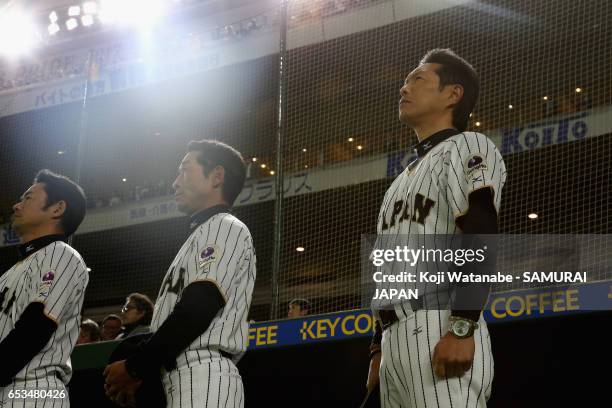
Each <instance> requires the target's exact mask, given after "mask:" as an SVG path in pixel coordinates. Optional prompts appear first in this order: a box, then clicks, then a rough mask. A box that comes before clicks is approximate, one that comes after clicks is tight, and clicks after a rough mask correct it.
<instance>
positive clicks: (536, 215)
mask: <svg viewBox="0 0 612 408" xmlns="http://www.w3.org/2000/svg"><path fill="white" fill-rule="evenodd" d="M527 217H529V218H530V219H532V220H535V219H536V218H538V214H536V213H531V214H529V215H528V216H527Z"/></svg>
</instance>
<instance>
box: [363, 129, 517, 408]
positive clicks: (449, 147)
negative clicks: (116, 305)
mask: <svg viewBox="0 0 612 408" xmlns="http://www.w3.org/2000/svg"><path fill="white" fill-rule="evenodd" d="M415 151H416V159H415V160H414V161H413V162H411V163H410V164H409V165H408V167H407V168H406V169H405V170H404V171H403V172H402V173H401V174H400V175H399V176H398V177H397V178H396V179H395V180H394V181H393V183H392V184H391V186H390V188H389V189H388V190H387V193H386V194H385V197H384V200H383V204H382V207H381V210H380V214H379V217H378V223H377V234H378V236H379V241H381V238H382V242H384V241H386V240H387V238H391V239H390V241H389V242H391V241H393V239H395V237H408V238H407V239H408V240H409V241H410V242H411V243H413V244H414V243H415V242H416V243H418V242H419V240H421V242H425V235H426V234H427V235H431V234H449V235H452V234H461V230H460V229H459V227H458V226H457V225H456V223H455V220H456V219H457V218H458V217H460V216H461V215H464V214H466V213H467V211H468V204H469V202H468V197H469V194H470V193H471V192H473V191H476V190H478V189H481V188H485V187H490V188H492V190H493V193H494V197H493V202H494V205H495V209H496V210H497V211H498V212H499V207H500V203H501V191H502V188H503V185H504V183H505V180H506V168H505V165H504V162H503V159H502V157H501V154H500V153H499V151H498V149H497V148H496V146H495V144H494V143H493V142H492V141H491V140H490V139H488V138H487V137H486V136H485V135H483V134H480V133H475V132H461V133H458V132H457V131H456V130H455V129H446V130H443V131H440V132H437V133H436V134H434V135H431V136H430V137H428V138H427V139H425V140H423V141H421V142H420V143H419V144H417V146H416V149H415ZM402 239H405V238H402ZM394 266H395V265H394ZM404 266H405V268H404V269H402V270H401V271H410V270H411V269H418V262H417V263H416V265H415V266H411V265H404ZM399 269H401V267H400V268H398V271H399ZM385 285H387V284H385V283H380V284H378V285H377V288H378V289H380V288H381V287H384V286H385ZM405 286H406V288H407V289H410V288H412V289H414V288H418V290H419V298H420V302H421V303H420V304H421V308H416V307H413V304H414V303H413V304H411V302H410V301H398V302H395V303H394V304H393V305H391V307H393V309H394V310H395V311H396V313H397V315H398V317H399V319H400V321H399V322H398V323H396V324H394V325H392V326H390V327H389V328H388V329H387V330H385V331H384V332H383V338H382V343H381V349H382V359H381V367H380V379H381V403H382V405H383V406H384V407H399V406H402V407H406V406H409V407H413V408H416V407H451V406H455V407H456V406H462V407H465V406H469V407H471V406H477V407H482V406H486V400H487V399H488V397H489V395H490V392H491V381H492V378H493V360H492V355H491V344H490V340H489V333H488V330H487V326H486V323H485V321H484V319H482V317H481V318H480V321H479V323H480V325H479V329H478V330H476V332H475V334H474V340H475V344H476V354H475V358H474V363H473V365H472V369H471V370H469V371H467V372H466V373H465V374H464V375H463V376H462V377H459V378H452V379H439V378H437V377H436V376H435V375H434V371H433V366H432V363H431V360H432V356H433V351H434V348H435V346H436V344H437V342H438V341H439V340H440V338H441V337H442V336H443V335H444V334H446V333H447V332H448V317H449V316H450V310H449V307H448V305H449V302H450V298H451V295H452V288H450V287H448V286H445V285H444V284H431V283H430V284H426V285H424V284H421V283H418V282H416V283H406V284H405ZM396 287H397V286H396ZM432 301H433V302H434V303H435V307H432V306H431V303H432ZM428 303H430V305H429V307H427V306H428ZM423 305H425V307H422V306H423ZM380 307H381V305H380V304H375V303H373V309H374V314H375V315H377V309H379V308H380ZM413 309H414V310H413Z"/></svg>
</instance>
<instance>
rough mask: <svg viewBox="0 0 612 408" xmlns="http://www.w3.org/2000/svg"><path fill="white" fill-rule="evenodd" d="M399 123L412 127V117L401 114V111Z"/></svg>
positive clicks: (404, 113)
mask: <svg viewBox="0 0 612 408" xmlns="http://www.w3.org/2000/svg"><path fill="white" fill-rule="evenodd" d="M399 121H400V122H401V123H403V124H404V125H408V126H410V124H411V123H412V121H411V120H410V116H409V115H408V114H407V113H406V112H401V111H400V113H399Z"/></svg>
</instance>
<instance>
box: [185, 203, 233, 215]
mask: <svg viewBox="0 0 612 408" xmlns="http://www.w3.org/2000/svg"><path fill="white" fill-rule="evenodd" d="M218 205H228V204H227V203H226V202H225V201H224V200H215V201H211V202H208V203H206V204H205V205H203V206H202V207H200V208H198V209H197V210H195V211H193V212H192V213H191V214H190V216H193V215H195V214H197V213H199V212H202V211H204V210H208V209H209V208H212V207H216V206H218Z"/></svg>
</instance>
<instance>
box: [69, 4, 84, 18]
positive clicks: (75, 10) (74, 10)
mask: <svg viewBox="0 0 612 408" xmlns="http://www.w3.org/2000/svg"><path fill="white" fill-rule="evenodd" d="M68 15H69V16H70V17H76V16H80V15H81V7H80V6H70V8H68Z"/></svg>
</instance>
